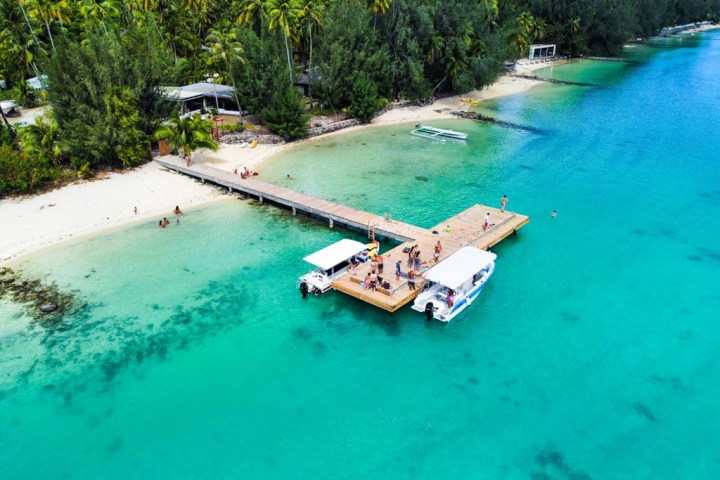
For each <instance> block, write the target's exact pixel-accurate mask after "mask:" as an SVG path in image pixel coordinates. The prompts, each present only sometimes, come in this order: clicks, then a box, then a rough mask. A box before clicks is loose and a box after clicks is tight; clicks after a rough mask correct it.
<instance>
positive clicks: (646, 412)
mask: <svg viewBox="0 0 720 480" xmlns="http://www.w3.org/2000/svg"><path fill="white" fill-rule="evenodd" d="M633 409H635V412H637V414H638V415H640V416H642V417H644V418H645V419H646V420H647V421H649V422H653V423H654V422H657V418H656V417H655V414H653V413H652V411H651V410H650V407H648V406H647V405H645V404H642V403H640V402H635V403H633Z"/></svg>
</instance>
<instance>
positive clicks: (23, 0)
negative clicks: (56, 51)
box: [18, 0, 40, 45]
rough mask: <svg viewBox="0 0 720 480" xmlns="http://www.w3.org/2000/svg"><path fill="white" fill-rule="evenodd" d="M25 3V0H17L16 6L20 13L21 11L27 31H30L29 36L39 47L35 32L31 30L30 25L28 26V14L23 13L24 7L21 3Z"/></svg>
mask: <svg viewBox="0 0 720 480" xmlns="http://www.w3.org/2000/svg"><path fill="white" fill-rule="evenodd" d="M26 1H27V0H18V5H19V6H20V11H22V14H23V17H24V18H25V23H27V26H28V30H30V34H31V35H32V36H33V38H34V39H35V44H36V45H40V41H39V40H38V39H37V37H36V36H35V30H33V27H32V25H30V19H29V18H28V14H27V12H26V11H25V6H24V5H23V3H24V2H26Z"/></svg>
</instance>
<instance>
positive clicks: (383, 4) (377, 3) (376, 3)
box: [367, 0, 392, 29]
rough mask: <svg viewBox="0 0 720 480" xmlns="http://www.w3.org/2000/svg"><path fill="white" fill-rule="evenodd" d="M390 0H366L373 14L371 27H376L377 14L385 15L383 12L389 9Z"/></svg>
mask: <svg viewBox="0 0 720 480" xmlns="http://www.w3.org/2000/svg"><path fill="white" fill-rule="evenodd" d="M391 3H392V0H367V8H368V10H370V13H372V14H373V16H374V17H375V20H374V22H373V29H374V28H375V27H377V17H378V14H380V15H385V12H387V11H388V10H390V4H391Z"/></svg>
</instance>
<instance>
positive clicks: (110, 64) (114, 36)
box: [0, 0, 720, 195]
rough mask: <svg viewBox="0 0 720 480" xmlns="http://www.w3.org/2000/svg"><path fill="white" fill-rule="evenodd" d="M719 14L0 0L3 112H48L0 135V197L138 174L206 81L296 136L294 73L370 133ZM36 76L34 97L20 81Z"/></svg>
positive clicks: (408, 2) (671, 3)
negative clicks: (73, 180) (514, 66)
mask: <svg viewBox="0 0 720 480" xmlns="http://www.w3.org/2000/svg"><path fill="white" fill-rule="evenodd" d="M719 13H720V0H508V1H502V0H367V1H366V0H125V1H120V0H105V1H101V0H79V1H74V0H60V1H55V0H0V80H2V81H3V83H4V86H5V90H3V91H0V98H7V97H9V96H12V98H14V99H15V100H16V101H17V102H18V103H19V104H20V105H23V106H33V105H35V104H37V102H40V101H45V102H49V104H50V105H51V107H52V116H48V118H45V119H41V120H38V121H37V122H36V123H35V124H33V125H31V126H29V127H25V128H23V129H21V130H20V132H18V134H17V135H16V132H14V131H12V130H10V129H9V127H8V126H7V124H4V123H0V145H2V144H5V145H6V147H5V148H3V149H1V150H0V195H2V194H4V193H5V194H6V193H18V192H20V193H21V192H26V191H32V190H34V189H36V188H37V187H38V186H39V185H42V184H44V183H47V182H48V181H52V180H54V179H56V178H58V177H59V176H62V172H61V171H60V169H61V167H62V166H71V167H72V169H73V170H74V171H77V172H81V173H83V174H89V173H90V172H92V169H95V168H104V167H113V168H118V167H130V166H133V165H136V164H139V163H142V162H144V161H146V160H147V158H148V156H149V151H150V142H151V140H153V139H154V138H156V135H155V134H156V132H157V131H158V129H159V128H160V124H161V121H162V120H163V119H167V118H169V117H170V115H171V114H172V110H173V105H172V104H170V103H169V102H168V101H167V100H166V99H164V98H163V97H162V95H160V90H159V88H158V87H160V86H161V85H183V84H188V83H193V82H198V81H205V80H207V79H208V78H214V79H215V81H216V82H218V83H223V84H226V85H231V86H233V87H234V88H235V92H236V99H237V100H238V101H239V103H240V104H241V105H242V106H243V108H245V109H247V110H249V111H250V112H251V113H252V114H254V115H255V116H256V117H258V118H260V119H261V120H262V121H263V122H264V123H265V124H266V126H267V127H269V128H270V129H271V130H272V131H275V132H278V133H280V134H282V135H285V136H287V137H291V138H293V137H298V136H302V135H303V134H304V133H305V130H306V120H307V115H306V105H307V99H305V100H304V99H303V98H302V97H301V96H300V95H299V94H298V93H297V90H296V89H295V88H294V87H293V83H294V81H295V80H296V79H297V78H298V77H299V75H300V74H302V73H303V72H309V78H310V80H311V84H310V97H311V105H314V106H319V107H322V108H324V109H328V110H332V111H338V112H339V111H345V112H347V113H349V114H350V115H353V116H356V117H358V118H361V119H362V120H365V121H367V120H369V119H370V118H372V116H373V115H374V114H375V113H376V112H377V110H378V109H379V108H381V107H382V105H384V104H386V103H387V102H391V101H393V100H398V99H422V98H428V97H431V96H433V95H437V94H441V93H464V92H467V91H470V90H472V89H475V88H481V87H483V86H486V85H488V84H490V83H492V82H493V81H494V80H495V79H496V78H497V76H498V75H499V74H500V73H501V72H502V69H503V66H504V62H505V61H506V60H512V59H515V58H518V57H520V56H524V55H526V53H527V47H528V45H529V44H530V43H533V42H549V43H557V44H558V46H559V51H560V53H561V54H563V55H571V56H577V55H581V54H597V55H614V54H617V53H619V52H620V50H621V48H622V45H623V43H624V42H625V41H626V40H628V39H629V38H631V37H635V36H649V35H652V34H655V33H657V31H658V30H659V29H660V28H661V27H663V26H666V25H674V24H683V23H689V22H693V21H701V20H708V19H717V17H718V14H719ZM39 75H42V76H43V77H42V78H46V79H45V80H44V83H45V87H46V88H45V91H44V92H36V91H34V90H33V89H32V88H30V87H29V85H28V84H27V81H26V80H27V79H28V78H30V77H35V76H39ZM45 76H47V77H45ZM188 148H190V147H189V146H188ZM23 166H28V167H27V168H23ZM29 166H32V168H30V167H29Z"/></svg>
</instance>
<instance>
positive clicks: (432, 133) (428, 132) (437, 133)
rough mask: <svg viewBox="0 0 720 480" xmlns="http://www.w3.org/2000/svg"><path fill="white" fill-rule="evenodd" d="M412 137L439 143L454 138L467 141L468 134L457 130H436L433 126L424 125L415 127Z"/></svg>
mask: <svg viewBox="0 0 720 480" xmlns="http://www.w3.org/2000/svg"><path fill="white" fill-rule="evenodd" d="M410 135H414V136H416V137H422V138H429V139H430V140H435V141H438V142H444V141H445V139H444V138H442V137H447V138H454V139H455V140H465V139H466V138H467V134H465V133H462V132H456V131H455V130H444V129H442V128H436V127H433V126H431V125H423V124H418V125H415V130H413V131H411V132H410Z"/></svg>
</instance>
